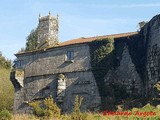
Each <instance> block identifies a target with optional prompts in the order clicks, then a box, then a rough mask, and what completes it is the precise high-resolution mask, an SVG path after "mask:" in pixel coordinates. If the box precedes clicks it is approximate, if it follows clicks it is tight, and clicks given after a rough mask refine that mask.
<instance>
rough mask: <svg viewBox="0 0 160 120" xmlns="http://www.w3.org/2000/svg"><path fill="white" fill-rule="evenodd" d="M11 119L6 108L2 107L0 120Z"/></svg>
mask: <svg viewBox="0 0 160 120" xmlns="http://www.w3.org/2000/svg"><path fill="white" fill-rule="evenodd" d="M11 119H12V115H11V114H10V112H9V111H8V110H7V109H3V110H2V111H1V112H0V120H11Z"/></svg>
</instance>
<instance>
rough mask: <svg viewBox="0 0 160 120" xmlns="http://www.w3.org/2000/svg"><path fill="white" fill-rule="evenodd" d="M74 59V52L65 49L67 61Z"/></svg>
mask: <svg viewBox="0 0 160 120" xmlns="http://www.w3.org/2000/svg"><path fill="white" fill-rule="evenodd" d="M73 59H74V52H73V51H67V59H66V60H67V61H73Z"/></svg>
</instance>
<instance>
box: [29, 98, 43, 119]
mask: <svg viewBox="0 0 160 120" xmlns="http://www.w3.org/2000/svg"><path fill="white" fill-rule="evenodd" d="M29 106H31V107H32V108H33V113H34V114H35V115H36V116H38V117H41V116H44V109H43V108H41V107H40V101H34V102H30V103H29Z"/></svg>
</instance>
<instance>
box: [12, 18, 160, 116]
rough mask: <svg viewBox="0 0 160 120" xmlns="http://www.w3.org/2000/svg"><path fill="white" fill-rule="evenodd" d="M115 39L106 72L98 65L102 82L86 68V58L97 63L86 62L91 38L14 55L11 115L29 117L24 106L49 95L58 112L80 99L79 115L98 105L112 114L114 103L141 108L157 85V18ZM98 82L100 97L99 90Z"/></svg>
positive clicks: (159, 63) (159, 27) (159, 45)
mask: <svg viewBox="0 0 160 120" xmlns="http://www.w3.org/2000/svg"><path fill="white" fill-rule="evenodd" d="M117 36H118V37H116V36H115V37H114V36H113V38H114V48H115V49H114V52H115V53H114V54H112V55H114V57H113V58H114V60H113V61H112V62H114V67H111V68H110V69H109V70H108V71H105V70H104V69H103V70H102V68H103V66H100V68H99V71H100V72H99V73H100V74H102V72H103V74H105V76H104V78H103V79H99V78H98V77H97V76H95V75H96V74H95V70H94V68H93V66H92V65H91V64H92V63H91V59H97V58H93V57H91V54H92V53H91V47H90V46H89V44H88V42H91V40H90V39H93V38H89V41H86V42H83V43H82V42H81V43H80V44H78V42H75V43H74V44H68V45H66V46H57V47H52V48H49V49H44V50H39V51H34V52H27V53H21V54H16V56H17V61H19V62H20V63H21V65H20V66H17V67H16V69H15V70H14V71H12V73H11V81H12V82H13V84H14V87H15V100H14V112H15V113H31V112H32V110H31V108H30V107H29V106H28V105H27V104H26V103H27V102H31V101H34V100H42V99H45V98H46V97H49V96H50V95H52V96H53V98H54V99H55V101H56V102H57V104H58V105H59V106H60V107H61V109H62V110H63V111H64V112H70V111H71V110H72V107H73V104H74V98H75V96H76V95H79V96H82V97H83V98H84V100H83V103H82V108H81V109H82V110H83V111H85V110H96V109H99V108H100V107H101V106H104V104H102V103H106V104H105V105H106V109H112V110H113V109H115V106H116V105H118V104H123V105H124V106H125V108H129V107H133V106H142V104H143V102H142V101H144V100H146V99H149V98H150V97H153V96H154V95H155V94H154V90H153V85H155V84H156V83H157V82H158V81H159V80H160V41H159V40H160V15H157V16H155V17H154V18H153V19H152V20H151V21H150V22H149V23H147V24H146V25H145V26H144V28H142V30H141V31H140V32H139V33H136V34H134V35H130V36H129V35H124V34H123V35H121V36H120V35H117ZM106 38H107V36H106ZM85 39H87V38H85ZM92 47H94V46H92ZM94 49H95V50H96V47H94ZM104 49H105V47H104V48H103V47H102V49H101V50H102V51H103V50H104ZM111 53H112V52H111ZM102 56H103V55H102ZM110 62H111V61H110ZM22 63H23V64H22ZM103 63H105V62H104V61H103ZM59 76H61V77H59ZM102 76H103V75H102ZM100 80H102V81H101V83H104V85H103V89H104V91H105V94H103V93H102V92H103V90H102V88H101V89H99V87H102V86H99V84H98V83H99V81H100ZM100 90H101V91H100ZM102 101H103V102H102ZM133 101H134V102H133ZM146 102H147V101H146ZM137 103H139V104H137Z"/></svg>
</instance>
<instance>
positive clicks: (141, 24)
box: [138, 21, 148, 30]
mask: <svg viewBox="0 0 160 120" xmlns="http://www.w3.org/2000/svg"><path fill="white" fill-rule="evenodd" d="M146 23H148V21H141V22H139V23H138V29H139V30H141V28H143V27H144V25H145V24H146Z"/></svg>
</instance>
